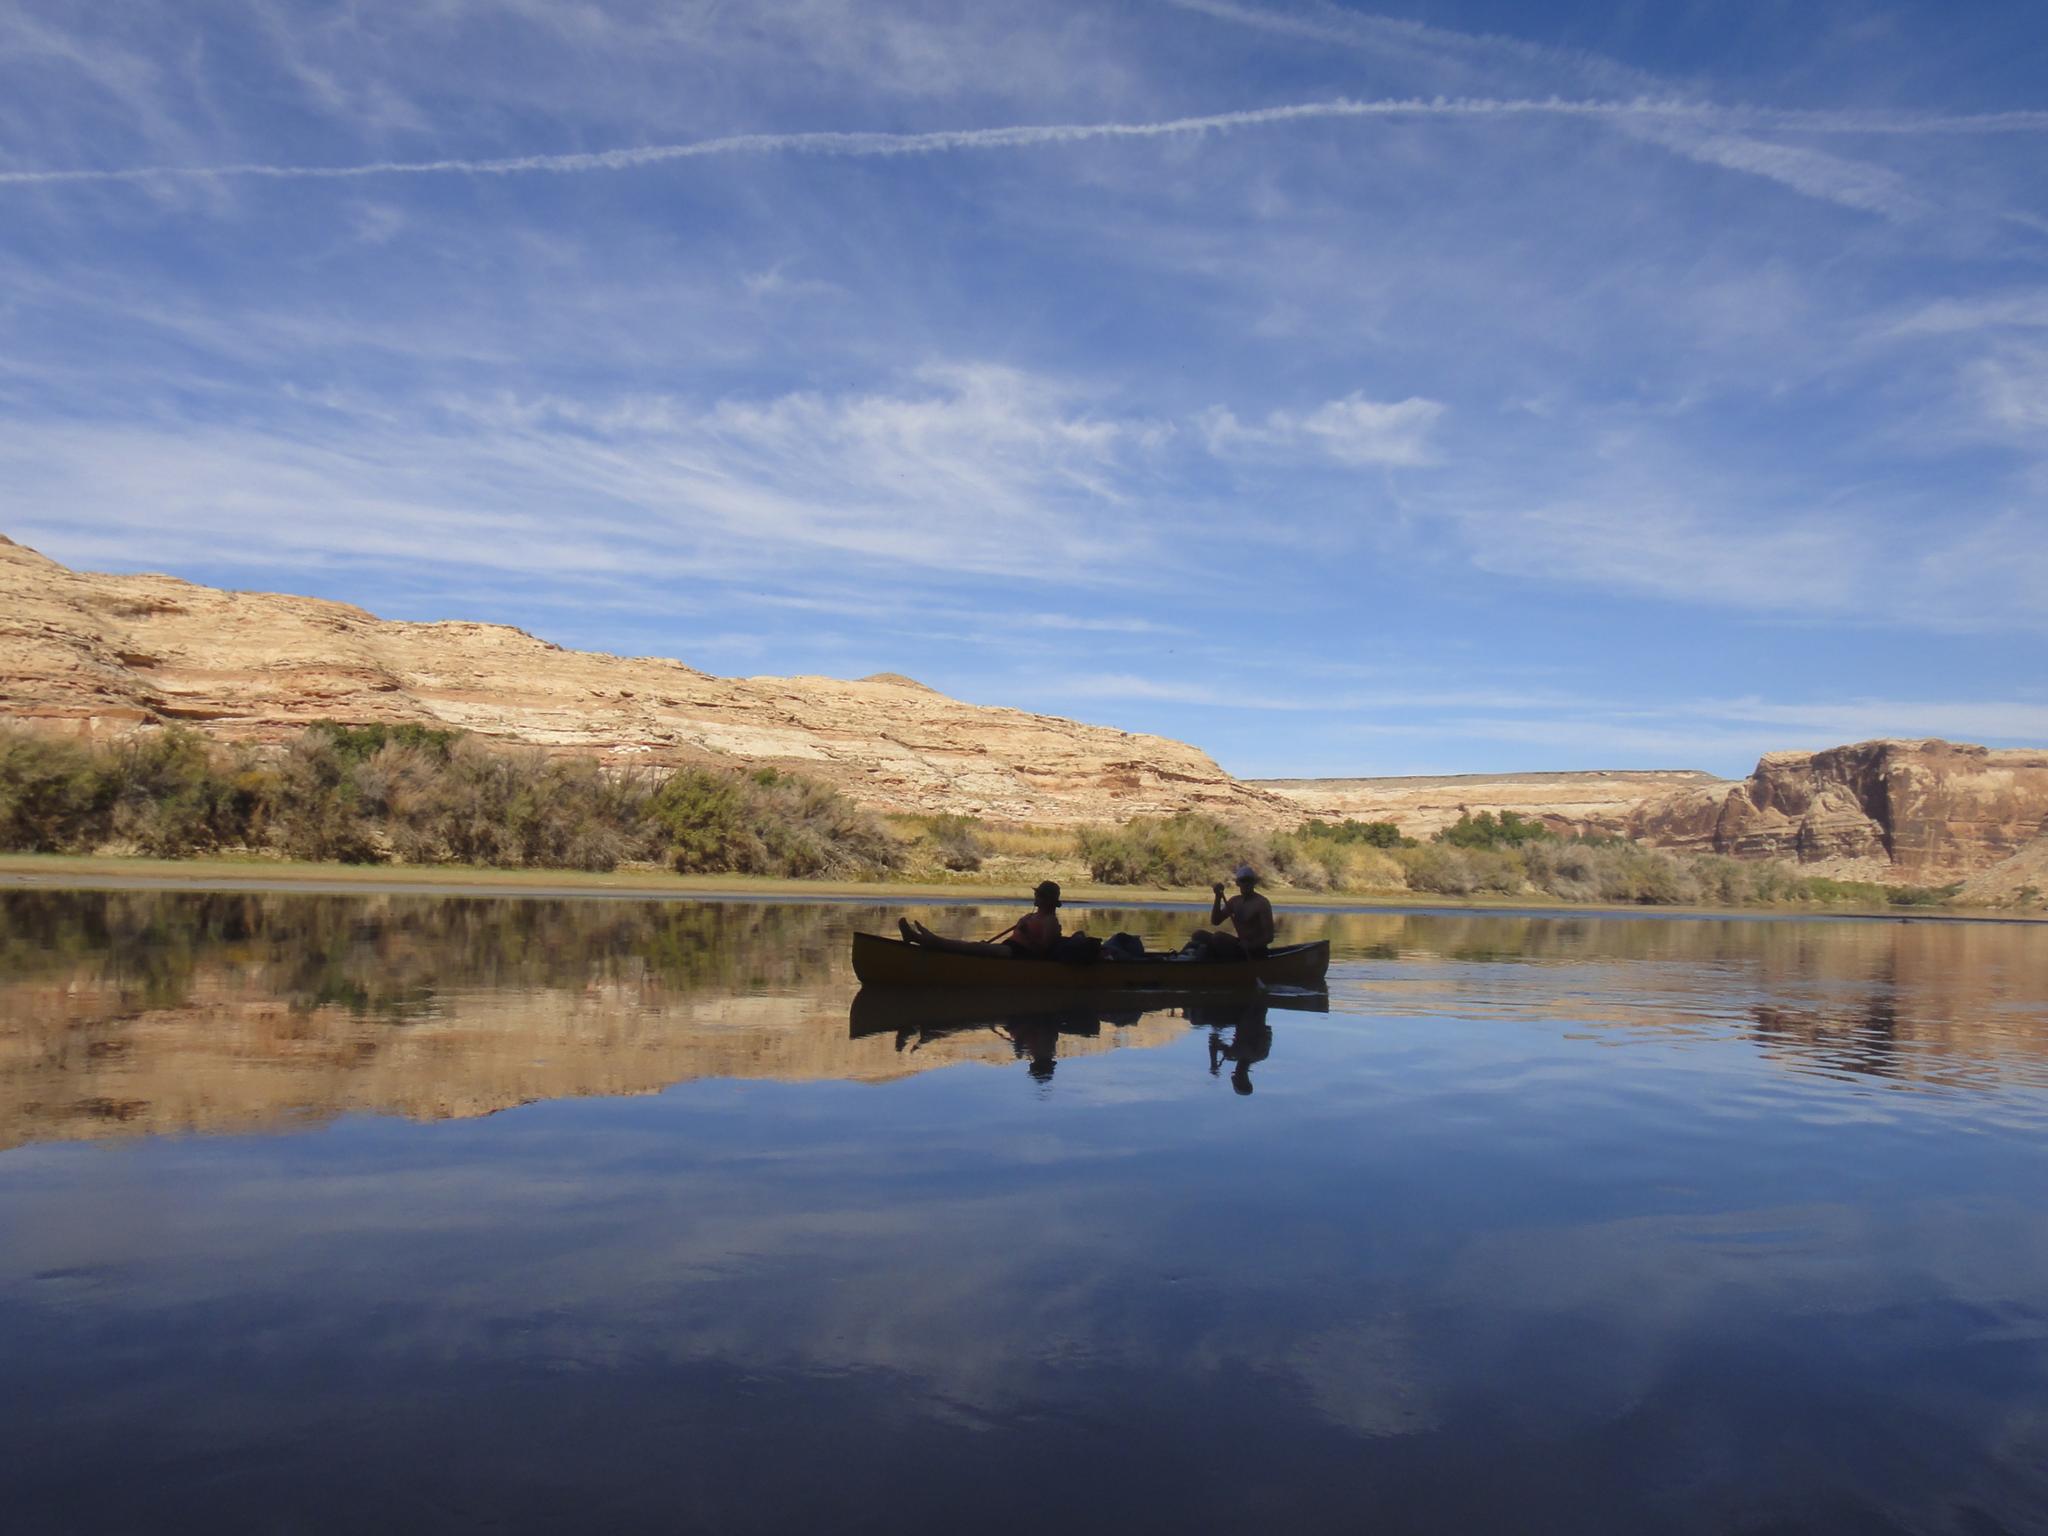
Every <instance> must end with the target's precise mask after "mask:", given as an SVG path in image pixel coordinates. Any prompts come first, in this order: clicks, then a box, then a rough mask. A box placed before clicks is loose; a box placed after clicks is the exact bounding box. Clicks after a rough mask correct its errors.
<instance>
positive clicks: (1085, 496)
mask: <svg viewBox="0 0 2048 1536" xmlns="http://www.w3.org/2000/svg"><path fill="white" fill-rule="evenodd" d="M1156 431H1157V429H1156V428H1155V427H1154V426H1153V425H1152V424H1150V423H1146V422H1143V421H1130V420H1121V421H1110V420H1105V419H1102V418H1099V417H1094V416H1090V415H1088V414H1087V413H1085V412H1083V411H1080V410H1078V409H1077V408H1076V407H1075V405H1074V403H1073V401H1072V399H1071V398H1070V396H1069V395H1068V394H1067V393H1066V392H1065V391H1064V390H1062V389H1061V388H1060V387H1059V386H1057V385H1055V384H1053V383H1051V382H1049V381H1046V380H1044V379H1040V378H1036V377H1033V376H1030V375H1026V374H1023V373H1019V372H1017V371H1015V370H1009V369H1003V368H996V367H988V366H973V367H946V368H933V369H928V370H925V371H924V372H923V373H922V375H921V376H920V377H919V378H918V380H917V381H915V383H914V384H913V386H912V387H909V388H906V389H903V390H901V391H899V392H895V393H882V392H873V391H867V392H848V393H843V394H836V395H824V394H816V393H809V392H802V393H796V394H787V395H779V396H772V397H769V398H767V399H763V400H743V399H734V398H727V399H723V400H719V401H716V402H713V403H711V404H709V405H698V404H693V403H690V402H686V401H681V400H676V399H672V398H668V397H661V396H637V397H624V398H617V399H612V400H609V401H593V400H571V399H562V398H552V397H541V398H525V397H519V396H467V395H464V396H450V397H445V398H443V399H442V400H441V401H439V402H438V405H437V407H436V409H435V410H434V411H432V412H430V413H422V414H421V415H419V416H415V417H412V418H400V417H398V416H396V415H394V413H392V412H391V411H389V410H388V409H387V408H385V407H384V406H383V405H382V404H381V403H379V402H377V401H374V400H363V401H354V400H350V399H348V398H346V397H333V398H329V399H327V400H325V401H323V402H321V403H320V404H319V405H318V406H317V407H316V408H313V409H310V410H308V411H305V412H303V413H301V414H300V416H299V417H298V418H297V419H296V420H295V421H294V422H293V423H292V424H291V425H289V426H284V425H282V424H280V425H276V426H273V427H272V428H270V429H269V430H267V431H264V432H260V433H259V432H252V431H249V430H246V429H242V428H236V427H228V426H220V425H215V424H209V423H203V422H185V423H179V424H177V425H175V426H170V427H164V428H156V427H148V426H141V425H134V424H122V425H102V424H95V423H92V422H86V421H76V420H72V421H49V422H44V423H42V424H40V425H39V426H38V429H37V430H36V431H35V432H34V433H33V434H17V435H16V436H14V437H13V438H11V439H10V440H9V441H8V442H7V443H6V444H5V445H0V485H4V486H5V488H6V489H7V491H8V492H9V497H8V499H9V500H10V501H12V502H13V503H14V504H15V505H16V506H20V507H23V508H28V507H34V506H46V507H50V506H61V507H64V508H66V509H68V511H67V518H68V520H69V521H70V522H71V523H72V525H73V528H74V530H75V529H77V528H82V527H87V526H90V527H97V528H99V529H102V530H110V529H118V530H120V531H121V535H122V537H123V538H125V539H127V540H129V541H131V543H132V545H133V547H134V548H136V549H138V550H149V551H152V552H153V553H152V554H150V555H148V556H146V558H164V557H165V556H166V555H169V554H173V553H175V554H178V555H181V556H182V557H184V558H187V559H191V558H204V559H226V560H251V561H253V560H270V561H283V562H287V563H290V562H302V561H308V560H312V561H322V560H331V559H337V558H345V559H358V560H393V561H417V560H431V561H434V562H436V563H440V564H473V565H475V566H477V567H479V568H485V569H518V570H524V571H529V572H536V573H538V572H543V571H550V570H552V571H556V572H570V571H584V572H607V571H613V572H616V571H627V570H632V569H634V568H636V567H638V568H640V569H643V570H646V571H649V572H655V571H668V572H670V573H676V572H681V571H689V572H692V573H694V574H697V575H703V574H706V573H709V572H712V571H723V572H726V573H728V574H730V573H734V572H738V571H744V570H760V569H769V568H773V567H775V566H776V565H777V564H778V563H779V562H787V561H790V560H792V559H798V558H800V559H802V560H805V561H809V562H812V563H816V562H820V561H824V562H830V561H832V560H852V561H856V562H865V563H871V564H874V565H877V566H883V567H892V568H905V567H908V568H912V569H917V570H927V571H933V570H935V571H943V572H946V573H949V574H952V575H956V576H957V575H959V574H962V573H973V572H984V573H990V574H1002V575H1008V576H1019V577H1035V578H1038V579H1048V578H1051V577H1055V576H1057V577H1060V578H1062V579H1064V580H1067V581H1071V582H1078V583H1082V584H1086V583H1088V582H1090V581H1091V580H1114V579H1116V576H1117V571H1116V568H1115V567H1112V566H1106V565H1105V564H1104V563H1103V562H1102V561H1100V560H1099V559H1098V558H1097V556H1098V554H1099V547H1098V545H1097V542H1096V539H1095V535H1094V527H1093V518H1094V515H1095V513H1096V512H1097V511H1098V510H1099V509H1101V508H1103V507H1105V506H1124V507H1125V514H1124V516H1123V517H1122V519H1121V522H1120V539H1121V542H1122V545H1123V547H1124V548H1125V549H1126V550H1127V551H1129V552H1130V553H1131V555H1132V557H1133V558H1137V557H1138V556H1139V555H1141V554H1142V553H1143V552H1145V551H1146V550H1147V548H1148V545H1149V543H1150V529H1149V527H1148V525H1147V523H1146V522H1145V521H1144V520H1143V519H1142V518H1139V517H1136V516H1134V515H1131V512H1130V509H1129V508H1128V507H1127V506H1126V503H1127V502H1128V500H1129V497H1128V495H1127V493H1126V491H1125V489H1124V486H1125V481H1126V470H1125V468H1124V463H1123V460H1124V457H1125V455H1127V454H1129V453H1133V452H1135V453H1140V454H1142V452H1143V451H1144V447H1145V445H1146V443H1148V442H1149V441H1151V440H1153V438H1154V435H1155V433H1156ZM537 505H549V506H551V507H552V508H553V509H554V510H553V511H552V512H551V513H545V512H539V511H535V510H533V509H534V508H535V507H536V506H537ZM309 507H319V508H322V509H323V510H322V515H321V516H319V517H318V518H309V517H306V516H304V515H303V509H305V508H309ZM571 512H573V516H570V515H568V514H570V513H571ZM17 526H18V527H21V528H24V529H26V530H28V531H30V532H33V533H35V534H36V535H38V536H41V537H50V536H52V535H55V543H56V544H57V546H58V547H59V548H61V549H64V550H69V551H73V552H76V551H77V550H78V548H79V547H80V542H81V541H80V539H79V538H78V537H77V535H76V533H75V532H74V533H72V534H69V535H67V534H66V533H65V531H64V530H62V529H58V528H53V527H52V526H51V525H50V524H49V523H48V522H47V521H46V520H45V519H43V518H41V517H37V516H36V515H35V514H34V513H32V512H30V513H28V514H27V517H26V520H25V521H21V522H18V523H17ZM572 527H573V529H574V530H575V531H574V532H573V533H571V532H568V531H567V530H568V529H569V528H572ZM1076 622H1079V621H1076Z"/></svg>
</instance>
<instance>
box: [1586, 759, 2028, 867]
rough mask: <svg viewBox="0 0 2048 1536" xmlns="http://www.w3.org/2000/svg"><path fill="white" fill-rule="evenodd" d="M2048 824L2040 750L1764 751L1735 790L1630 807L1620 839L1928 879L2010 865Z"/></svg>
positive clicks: (1684, 794)
mask: <svg viewBox="0 0 2048 1536" xmlns="http://www.w3.org/2000/svg"><path fill="white" fill-rule="evenodd" d="M2044 819H2048V752H2042V751H2033V750H2027V749H2014V750H1996V749H1993V748H1989V747H1975V746H1964V745H1958V744H1956V743H1953V742H1946V741H1866V742H1860V743H1858V744H1857V745H1855V746H1848V747H1833V748H1830V749H1829V750H1827V751H1825V752H1773V753H1770V754H1768V755H1767V756H1766V757H1764V758H1763V760H1762V761H1761V762H1759V763H1758V764H1757V766H1756V772H1754V773H1753V774H1751V775H1750V776H1749V778H1747V779H1745V780H1744V781H1742V782H1741V783H1739V784H1736V785H1734V786H1732V787H1725V788H1722V787H1716V788H1711V789H1695V790H1686V791H1683V792H1681V793H1679V794H1675V795H1667V796H1664V797H1662V798H1660V799H1656V800H1651V801H1649V802H1647V803H1645V804H1643V805H1641V806H1639V807H1637V808H1636V810H1635V811H1634V812H1632V813H1631V814H1630V816H1629V817H1628V820H1627V823H1626V831H1627V833H1628V835H1629V836H1631V837H1635V838H1639V839H1641V840H1642V841H1644V842H1647V843H1653V844H1656V845H1657V846H1659V847H1665V848H1675V849H1681V850H1689V851H1694V852H1714V853H1725V854H1730V855H1733V856H1734V857H1737V858H1782V859H1791V860H1796V861H1798V862H1799V863H1802V864H1817V863H1824V862H1829V863H1832V862H1858V863H1877V864H1880V865H1883V866H1886V867H1888V868H1889V869H1891V870H1892V871H1895V872H1896V873H1897V874H1898V875H1899V876H1900V877H1901V878H1904V879H1914V880H1926V881H1936V880H1942V879H1947V878H1952V877H1955V876H1959V875H1963V874H1967V873H1968V872H1970V871H1971V870H1976V869H1982V868H1985V867H1986V866H1988V865H1991V864H1995V863H1997V862H1999V861H2000V860H2002V859H2006V858H2009V857H2011V856H2012V855H2013V854H2014V853H2016V852H2018V851H2019V850H2020V849H2021V848H2022V847H2023V846H2025V845H2026V844H2027V843H2029V842H2031V841H2032V840H2033V839H2034V838H2035V837H2036V836H2037V835H2039V834H2040V832H2041V831H2042V828H2043V823H2044Z"/></svg>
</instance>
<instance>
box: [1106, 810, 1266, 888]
mask: <svg viewBox="0 0 2048 1536" xmlns="http://www.w3.org/2000/svg"><path fill="white" fill-rule="evenodd" d="M1080 845H1081V857H1082V859H1083V860H1084V861H1085V862H1086V863H1087V865H1088V872H1089V874H1091V875H1092V876H1094V878H1095V879H1096V880H1098V881H1100V882H1101V883H1102V884H1104V885H1152V886H1162V887H1166V886H1187V885H1202V886H1206V885H1208V884H1210V883H1211V882H1213V881H1216V880H1220V879H1223V878H1224V877H1225V876H1226V875H1227V874H1228V873H1229V872H1230V871H1231V870H1232V869H1234V868H1235V867H1236V866H1238V865H1239V864H1247V863H1248V864H1252V865H1254V866H1259V867H1263V866H1265V865H1267V864H1269V863H1270V862H1271V860H1270V857H1269V850H1268V849H1266V848H1265V847H1264V846H1263V845H1262V843H1261V842H1260V840H1259V838H1258V835H1257V834H1256V833H1252V832H1247V831H1245V830H1243V829H1241V828H1238V827H1232V826H1230V825H1228V824H1227V823H1224V822H1221V821H1218V820H1216V818H1215V817H1213V816H1198V815H1195V814H1194V813H1192V812H1182V813H1181V814H1180V815H1178V816H1140V817H1137V818H1135V819H1133V820H1131V821H1127V822H1125V823H1124V824H1123V825H1122V826H1120V827H1084V828H1082V829H1081V834H1080Z"/></svg>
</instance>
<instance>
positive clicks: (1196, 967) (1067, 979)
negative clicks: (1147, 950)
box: [853, 933, 1330, 992]
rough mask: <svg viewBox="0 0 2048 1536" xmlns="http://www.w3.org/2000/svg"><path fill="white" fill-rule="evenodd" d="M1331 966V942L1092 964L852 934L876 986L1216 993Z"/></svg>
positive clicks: (856, 957) (1319, 979)
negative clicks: (1227, 956)
mask: <svg viewBox="0 0 2048 1536" xmlns="http://www.w3.org/2000/svg"><path fill="white" fill-rule="evenodd" d="M1329 968H1330V945H1329V941H1328V940H1326V939H1325V940H1318V941H1317V942H1315V943H1313V944H1286V945H1281V946H1279V947H1278V948H1275V949H1269V950H1268V951H1266V953H1265V954H1263V955H1260V956H1257V957H1256V958H1252V959H1245V960H1195V959H1182V958H1179V957H1177V956H1172V955H1148V956H1146V957H1145V958H1144V959H1142V960H1111V959H1101V960H1095V961H1091V962H1089V963H1087V964H1082V965H1076V964H1069V963H1067V962H1065V961H1060V960H1027V959H1024V958H1022V957H1020V956H1015V955H993V954H992V955H963V954H960V953H958V952H956V951H953V950H945V949H928V948H926V947H925V946H924V945H922V944H906V943H904V942H903V941H902V940H901V939H885V938H881V937H879V936H878V935H876V934H872V933H856V934H855V935H854V936H853V974H854V975H856V976H858V977H859V978H860V980H861V984H862V985H863V986H869V987H980V988H993V989H997V990H1001V991H1009V990H1012V989H1014V990H1017V991H1069V992H1078V991H1089V992H1093V991H1125V990H1130V989H1134V988H1142V989H1146V990H1153V991H1175V992H1179V991H1209V990H1225V989H1229V988H1234V987H1260V986H1265V987H1320V986H1321V985H1322V984H1323V976H1324V973H1325V972H1327V971H1328V970H1329Z"/></svg>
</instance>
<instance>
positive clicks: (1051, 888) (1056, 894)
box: [1031, 880, 1060, 907]
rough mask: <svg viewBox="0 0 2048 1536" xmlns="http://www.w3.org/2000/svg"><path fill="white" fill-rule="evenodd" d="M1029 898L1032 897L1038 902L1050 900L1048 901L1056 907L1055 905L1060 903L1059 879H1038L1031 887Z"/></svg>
mask: <svg viewBox="0 0 2048 1536" xmlns="http://www.w3.org/2000/svg"><path fill="white" fill-rule="evenodd" d="M1031 899H1032V900H1033V901H1039V902H1050V903H1051V904H1052V905H1053V906H1055V907H1056V906H1058V905H1059V904H1060V883H1059V881H1057V880H1041V881H1039V882H1038V884H1037V885H1036V886H1035V887H1033V889H1032V892H1031Z"/></svg>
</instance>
